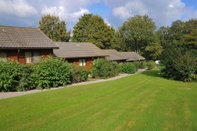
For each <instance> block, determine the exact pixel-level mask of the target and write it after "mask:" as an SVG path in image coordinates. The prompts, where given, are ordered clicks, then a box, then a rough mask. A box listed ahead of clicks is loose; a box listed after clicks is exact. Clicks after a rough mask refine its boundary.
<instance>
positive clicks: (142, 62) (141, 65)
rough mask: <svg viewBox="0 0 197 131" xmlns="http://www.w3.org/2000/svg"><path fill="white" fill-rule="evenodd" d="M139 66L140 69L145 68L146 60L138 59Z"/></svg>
mask: <svg viewBox="0 0 197 131" xmlns="http://www.w3.org/2000/svg"><path fill="white" fill-rule="evenodd" d="M139 68H140V69H145V68H146V62H145V61H140V65H139Z"/></svg>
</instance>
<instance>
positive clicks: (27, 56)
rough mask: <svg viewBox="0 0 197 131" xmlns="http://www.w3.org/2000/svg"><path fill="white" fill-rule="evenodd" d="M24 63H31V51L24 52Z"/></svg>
mask: <svg viewBox="0 0 197 131" xmlns="http://www.w3.org/2000/svg"><path fill="white" fill-rule="evenodd" d="M25 63H26V64H31V63H32V53H31V52H30V51H28V52H25Z"/></svg>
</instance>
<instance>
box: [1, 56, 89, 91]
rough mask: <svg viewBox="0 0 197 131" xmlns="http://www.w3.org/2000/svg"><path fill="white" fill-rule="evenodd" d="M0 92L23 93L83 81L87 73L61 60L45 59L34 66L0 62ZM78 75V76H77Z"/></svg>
mask: <svg viewBox="0 0 197 131" xmlns="http://www.w3.org/2000/svg"><path fill="white" fill-rule="evenodd" d="M0 73H1V74H0V91H24V90H30V89H35V88H38V89H45V88H52V87H58V86H65V85H67V84H69V83H74V82H81V81H85V80H87V78H88V74H89V72H88V71H87V70H85V69H84V68H80V67H75V66H73V65H72V64H69V63H67V62H65V61H63V60H61V59H55V58H47V59H43V60H41V61H40V62H39V63H38V64H35V65H22V64H19V63H18V62H15V61H12V60H8V61H6V62H4V61H0ZM78 74H80V75H78Z"/></svg>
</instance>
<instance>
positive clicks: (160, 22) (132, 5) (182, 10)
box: [104, 0, 194, 27]
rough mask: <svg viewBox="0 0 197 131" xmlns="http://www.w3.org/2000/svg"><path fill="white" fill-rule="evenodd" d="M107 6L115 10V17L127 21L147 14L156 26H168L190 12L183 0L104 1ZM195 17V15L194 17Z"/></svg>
mask: <svg viewBox="0 0 197 131" xmlns="http://www.w3.org/2000/svg"><path fill="white" fill-rule="evenodd" d="M104 1H105V4H106V5H107V6H109V7H111V8H112V9H113V15H114V17H117V18H121V19H122V20H123V21H126V20H127V19H128V18H129V17H133V16H134V15H144V14H147V15H148V16H149V17H151V18H153V21H154V22H155V23H156V25H157V26H158V27H159V26H167V25H169V24H170V23H171V22H172V21H174V20H177V19H181V18H182V16H187V15H188V12H190V13H191V10H188V8H187V7H186V5H185V4H184V3H183V2H181V0H165V1H163V0H162V1H160V0H124V1H122V0H116V1H114V2H113V0H104ZM193 14H194V13H193ZM193 16H194V15H193Z"/></svg>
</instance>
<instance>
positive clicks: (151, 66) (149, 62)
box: [147, 60, 156, 70]
mask: <svg viewBox="0 0 197 131" xmlns="http://www.w3.org/2000/svg"><path fill="white" fill-rule="evenodd" d="M155 66H156V63H155V62H154V61H152V60H151V61H148V62H147V67H148V70H152V69H154V68H155Z"/></svg>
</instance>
